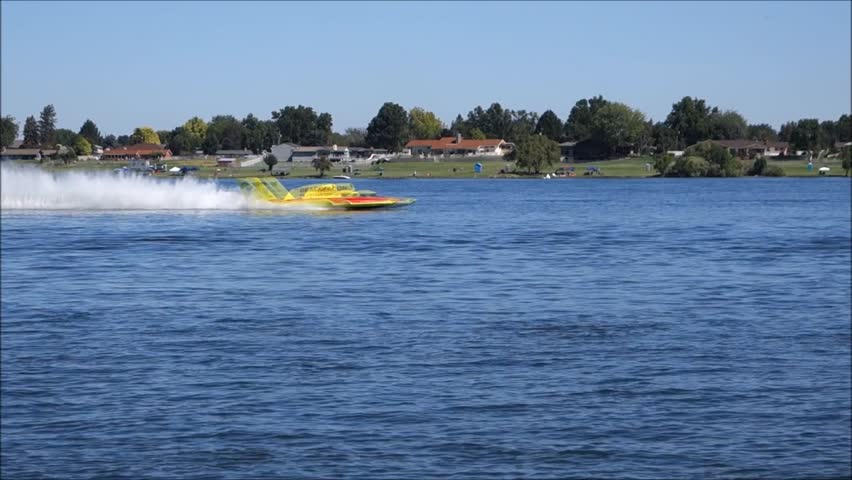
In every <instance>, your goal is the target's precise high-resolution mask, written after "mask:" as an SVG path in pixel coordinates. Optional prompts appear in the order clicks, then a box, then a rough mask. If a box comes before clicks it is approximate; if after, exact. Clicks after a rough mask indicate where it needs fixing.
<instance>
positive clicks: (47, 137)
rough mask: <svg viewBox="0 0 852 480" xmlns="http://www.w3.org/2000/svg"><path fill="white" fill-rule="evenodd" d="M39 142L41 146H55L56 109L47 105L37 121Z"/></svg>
mask: <svg viewBox="0 0 852 480" xmlns="http://www.w3.org/2000/svg"><path fill="white" fill-rule="evenodd" d="M38 133H39V142H40V143H41V145H42V146H45V147H52V146H54V145H56V109H55V108H53V105H52V104H51V105H47V106H45V107H44V109H42V111H41V115H40V116H39V121H38Z"/></svg>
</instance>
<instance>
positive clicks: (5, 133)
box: [0, 115, 18, 148]
mask: <svg viewBox="0 0 852 480" xmlns="http://www.w3.org/2000/svg"><path fill="white" fill-rule="evenodd" d="M16 138H18V123H17V122H15V117H13V116H11V115H6V116H5V117H3V118H2V119H0V145H2V146H3V147H6V148H8V147H11V146H12V144H13V143H14V142H15V139H16Z"/></svg>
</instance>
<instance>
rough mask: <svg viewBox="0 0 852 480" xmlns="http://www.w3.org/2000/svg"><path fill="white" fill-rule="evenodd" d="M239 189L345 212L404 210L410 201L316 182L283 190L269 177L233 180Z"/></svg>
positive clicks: (269, 199) (279, 201)
mask: <svg viewBox="0 0 852 480" xmlns="http://www.w3.org/2000/svg"><path fill="white" fill-rule="evenodd" d="M237 182H238V183H239V185H240V190H242V191H243V192H246V193H248V194H250V195H252V196H253V197H254V198H256V199H258V200H263V201H265V202H269V203H275V204H287V205H289V204H302V205H316V206H320V207H326V208H340V209H345V210H365V209H370V208H389V207H404V206H406V205H411V204H412V203H414V199H413V198H397V197H379V196H377V195H376V192H373V191H371V190H355V186H354V185H352V184H351V183H320V184H316V185H304V186H302V187H298V188H294V189H292V190H287V189H286V188H284V186H283V185H281V182H279V181H278V180H276V179H274V178H271V177H263V178H258V177H250V178H240V179H237Z"/></svg>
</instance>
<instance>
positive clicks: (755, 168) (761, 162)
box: [748, 157, 766, 175]
mask: <svg viewBox="0 0 852 480" xmlns="http://www.w3.org/2000/svg"><path fill="white" fill-rule="evenodd" d="M764 170H766V159H765V158H763V157H758V158H755V159H754V163H753V164H752V166H751V170H749V171H748V174H749V175H763V172H764Z"/></svg>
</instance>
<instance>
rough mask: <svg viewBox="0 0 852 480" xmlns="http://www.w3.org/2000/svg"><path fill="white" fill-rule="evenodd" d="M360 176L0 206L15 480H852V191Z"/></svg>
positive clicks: (5, 441) (8, 461)
mask: <svg viewBox="0 0 852 480" xmlns="http://www.w3.org/2000/svg"><path fill="white" fill-rule="evenodd" d="M284 183H285V184H286V185H294V184H297V183H298V182H288V181H285V182H284ZM355 183H356V186H358V187H360V188H367V189H371V190H375V191H378V192H379V193H381V194H389V195H399V196H412V197H416V198H417V203H416V204H415V205H413V206H411V207H407V208H403V209H398V210H390V211H373V212H359V213H343V214H329V213H321V212H270V211H247V210H236V211H228V210H219V209H202V210H194V209H189V210H179V211H176V210H159V209H147V210H129V211H126V210H122V211H113V210H109V209H107V210H90V209H76V210H70V211H55V210H33V209H29V210H12V209H4V211H3V216H2V373H1V374H0V375H1V376H0V380H2V382H0V387H1V388H2V406H0V409H2V453H1V454H0V455H1V456H0V460H2V465H0V467H2V468H0V476H2V477H3V478H10V479H11V478H57V479H72V478H227V479H237V478H268V477H277V478H359V479H360V478H371V479H384V478H387V479H391V478H393V479H399V478H488V479H493V478H518V477H527V478H589V477H594V478H619V479H629V478H637V479H639V478H641V479H644V478H648V479H652V478H653V479H656V478H733V477H736V478H800V479H808V478H814V479H816V478H847V477H848V476H849V475H850V474H852V469H850V422H852V417H850V409H851V408H852V402H851V401H850V261H852V260H850V242H851V241H852V240H850V182H849V181H848V180H847V179H837V178H835V179H829V178H826V179H792V178H790V179H753V178H742V179H706V180H704V179H689V180H681V179H671V180H668V179H643V180H587V179H568V180H551V181H544V180H540V181H536V180H476V181H470V180H467V181H465V180H426V179H423V180H403V181H380V180H373V181H366V180H365V181H357V180H356V181H355ZM146 205H147V204H146Z"/></svg>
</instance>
